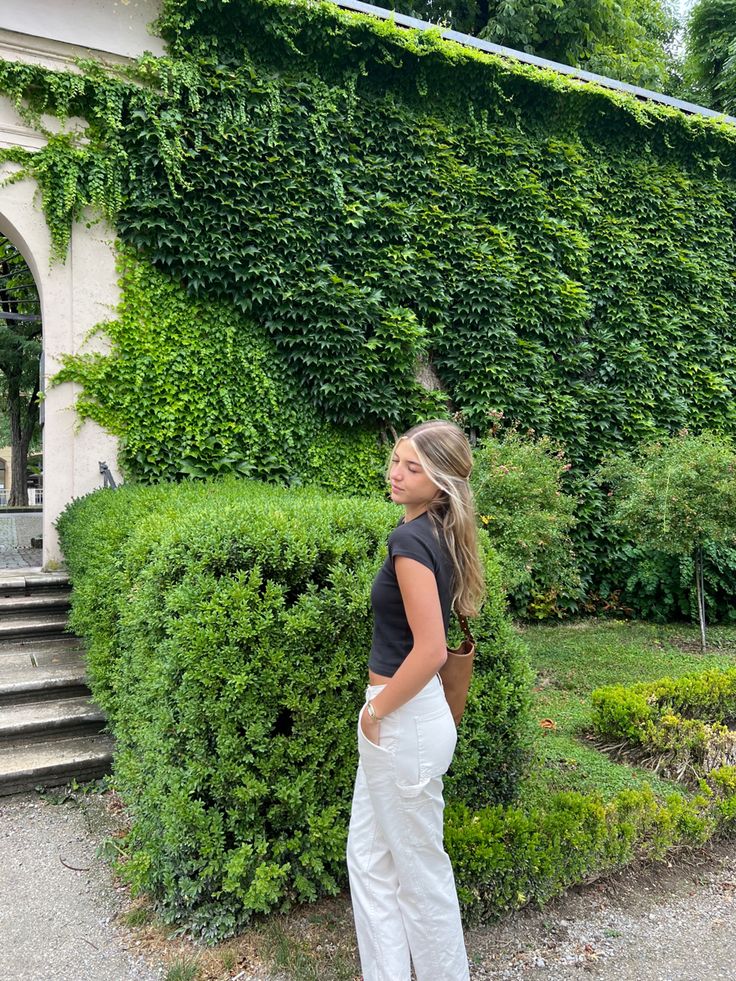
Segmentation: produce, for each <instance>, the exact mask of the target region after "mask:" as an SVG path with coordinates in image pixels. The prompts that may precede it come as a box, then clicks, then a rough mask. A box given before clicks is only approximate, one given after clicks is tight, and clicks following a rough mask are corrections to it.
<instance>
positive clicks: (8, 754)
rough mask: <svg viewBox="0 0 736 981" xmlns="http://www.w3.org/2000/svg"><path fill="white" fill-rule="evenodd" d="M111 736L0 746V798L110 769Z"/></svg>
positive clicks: (93, 778) (79, 778) (100, 775)
mask: <svg viewBox="0 0 736 981" xmlns="http://www.w3.org/2000/svg"><path fill="white" fill-rule="evenodd" d="M112 750H113V741H112V738H111V737H110V736H108V735H106V734H98V735H93V736H80V737H76V738H74V739H57V740H49V741H47V742H37V743H32V744H27V745H18V746H0V797H2V796H7V795H8V794H20V793H23V792H24V791H27V790H33V789H34V788H35V787H58V786H60V785H61V784H65V783H68V782H69V781H70V780H78V781H84V780H95V779H97V778H98V777H102V776H104V775H105V774H106V773H109V772H110V769H111V766H112Z"/></svg>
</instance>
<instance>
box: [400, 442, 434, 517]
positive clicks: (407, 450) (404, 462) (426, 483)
mask: <svg viewBox="0 0 736 981" xmlns="http://www.w3.org/2000/svg"><path fill="white" fill-rule="evenodd" d="M388 476H389V484H390V485H391V500H392V501H394V502H395V503H396V504H402V505H403V506H404V507H405V508H407V509H408V510H410V511H417V510H418V509H424V508H425V507H426V506H427V504H429V502H430V501H431V500H432V499H433V498H434V497H436V496H437V494H438V493H439V488H438V487H437V485H436V484H433V483H432V481H431V480H430V479H429V477H428V476H427V474H426V473H425V472H424V468H423V467H422V465H421V463H420V462H419V458H418V456H417V452H416V450H415V449H414V445H413V443H412V442H411V441H410V440H408V439H402V440H400V441H399V442H398V444H397V445H396V448H395V449H394V453H393V456H392V457H391V466H390V468H389V472H388Z"/></svg>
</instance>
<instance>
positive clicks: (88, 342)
mask: <svg viewBox="0 0 736 981" xmlns="http://www.w3.org/2000/svg"><path fill="white" fill-rule="evenodd" d="M49 125H50V126H51V125H53V120H49ZM43 143H44V137H42V136H40V135H39V134H38V133H37V132H35V131H34V130H31V129H30V128H29V127H28V126H27V125H26V124H25V122H24V121H23V120H22V119H21V118H20V117H19V116H18V113H17V112H16V110H15V107H14V106H13V105H12V103H11V102H10V101H9V100H8V99H5V98H0V146H13V147H15V146H18V147H22V148H23V149H26V150H31V151H33V150H37V149H40V148H41V146H43ZM14 167H16V165H14V164H12V163H6V164H2V165H0V236H2V237H3V238H5V239H7V240H8V241H9V242H10V244H11V245H12V246H13V247H14V248H15V249H16V250H17V252H18V253H20V255H21V256H22V257H23V259H24V260H25V263H26V264H27V266H28V269H29V270H30V272H31V274H32V277H33V281H34V283H35V286H36V289H37V291H38V298H39V312H40V317H41V325H42V337H41V341H42V358H41V371H40V388H41V390H42V391H43V393H44V397H43V400H42V402H41V405H40V413H41V422H42V425H41V447H40V451H41V453H42V458H43V473H44V480H43V502H42V539H43V554H42V557H41V562H42V565H43V567H44V568H45V569H48V570H53V569H56V568H58V567H59V566H60V565H61V564H62V562H63V556H62V554H61V551H60V548H59V541H58V534H57V531H56V524H55V523H56V520H57V518H58V517H59V515H60V514H61V512H62V511H63V510H64V508H65V507H66V506H67V504H68V503H69V502H70V501H71V500H73V499H74V498H77V497H83V496H84V495H85V494H88V493H89V492H90V491H92V490H96V489H97V488H98V487H101V486H102V477H101V474H100V463H101V462H103V461H104V462H105V463H107V464H108V465H109V466H110V468H111V470H112V471H113V474H114V476H115V479H116V480H119V479H120V475H119V472H118V469H117V440H116V439H115V438H114V437H113V436H111V435H110V434H109V433H106V432H104V431H103V430H102V429H100V427H99V426H96V425H95V424H93V423H90V422H85V423H81V424H80V421H79V418H78V416H77V413H76V411H75V408H74V405H75V402H76V398H77V394H78V389H77V387H76V386H75V385H72V384H71V383H65V384H62V385H53V384H52V380H53V378H54V376H55V375H56V373H57V372H58V371H59V369H60V368H61V366H62V363H63V358H64V356H65V355H68V354H81V353H84V352H88V351H92V350H104V349H105V341H104V337H103V336H102V335H96V336H94V337H92V338H90V332H91V330H92V328H93V327H94V326H95V325H96V324H98V323H100V322H101V321H104V320H106V319H109V318H110V316H111V315H114V309H115V307H116V305H117V302H118V287H117V274H116V270H115V253H114V239H115V237H114V233H113V232H112V230H111V229H110V228H109V227H108V226H106V225H105V224H104V223H103V222H99V221H98V222H96V223H95V221H94V216H85V218H86V220H84V221H81V222H79V223H77V224H76V225H75V226H74V228H73V230H72V238H71V245H70V249H69V254H68V256H67V258H66V261H65V262H63V263H61V262H57V261H52V258H51V241H50V236H49V231H48V227H47V225H46V220H45V218H44V215H43V212H42V211H41V208H40V202H39V198H38V189H37V187H36V185H35V183H34V182H33V181H31V180H16V181H15V182H9V183H5V184H4V185H3V184H2V183H1V182H2V178H3V177H7V176H9V175H10V174H12V172H13V168H14ZM0 456H2V454H0ZM6 465H7V461H6Z"/></svg>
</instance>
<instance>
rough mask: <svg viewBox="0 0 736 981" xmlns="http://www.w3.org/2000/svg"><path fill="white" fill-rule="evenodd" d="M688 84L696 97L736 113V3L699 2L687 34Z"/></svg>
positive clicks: (722, 0) (728, 0) (725, 0)
mask: <svg viewBox="0 0 736 981" xmlns="http://www.w3.org/2000/svg"><path fill="white" fill-rule="evenodd" d="M685 46H686V58H685V68H684V74H685V82H686V84H689V86H690V88H691V92H692V98H694V99H695V100H696V101H697V102H701V103H702V104H703V105H706V106H709V107H710V108H711V109H717V110H720V111H721V112H727V113H736V0H698V2H697V3H696V4H695V6H694V7H693V9H692V10H691V12H690V17H689V19H688V24H687V31H686V34H685Z"/></svg>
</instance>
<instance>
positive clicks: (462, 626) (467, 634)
mask: <svg viewBox="0 0 736 981" xmlns="http://www.w3.org/2000/svg"><path fill="white" fill-rule="evenodd" d="M455 616H456V617H457V619H458V622H459V624H460V629H461V630H462V632H463V634H464V635H465V639H466V640H467V641H468V643H469V644H473V645H474V644H475V637H473V635H472V633H471V632H470V627H469V626H468V618H467V617H466V616H463V614H462V613H458V612H457V610H455Z"/></svg>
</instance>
